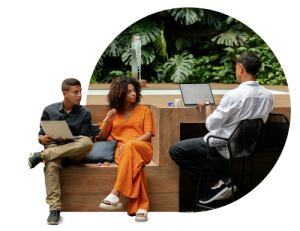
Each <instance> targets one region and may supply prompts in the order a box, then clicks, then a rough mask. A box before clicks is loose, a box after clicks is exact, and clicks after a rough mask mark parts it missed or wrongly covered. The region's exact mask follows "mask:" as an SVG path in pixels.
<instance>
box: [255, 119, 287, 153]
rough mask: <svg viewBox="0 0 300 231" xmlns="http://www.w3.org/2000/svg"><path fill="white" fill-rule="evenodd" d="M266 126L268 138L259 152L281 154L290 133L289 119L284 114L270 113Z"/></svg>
mask: <svg viewBox="0 0 300 231" xmlns="http://www.w3.org/2000/svg"><path fill="white" fill-rule="evenodd" d="M264 127H265V131H266V138H265V141H264V142H263V144H262V145H261V146H260V147H259V149H258V151H257V152H259V153H279V154H281V152H282V150H283V147H284V145H285V142H286V139H287V136H288V133H289V127H290V122H289V120H288V119H287V118H286V116H285V115H283V114H279V113H270V114H269V117H268V120H267V122H266V123H265V125H264Z"/></svg>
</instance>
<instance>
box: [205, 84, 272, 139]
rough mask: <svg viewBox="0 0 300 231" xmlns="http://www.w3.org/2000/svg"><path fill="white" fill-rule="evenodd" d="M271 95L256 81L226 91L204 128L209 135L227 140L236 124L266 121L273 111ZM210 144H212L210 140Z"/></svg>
mask: <svg viewBox="0 0 300 231" xmlns="http://www.w3.org/2000/svg"><path fill="white" fill-rule="evenodd" d="M273 106H274V98H273V95H272V93H271V92H270V91H269V90H267V89H266V88H264V87H263V86H260V85H259V83H258V82H257V81H247V82H244V83H242V84H240V86H239V87H238V88H236V89H234V90H231V91H228V92H227V93H226V94H225V95H224V96H223V98H222V100H221V102H220V105H219V106H218V107H217V109H216V110H215V111H214V112H213V113H212V114H211V115H210V116H209V117H207V119H206V123H205V125H206V128H207V130H208V131H209V133H208V134H206V136H205V137H204V141H205V142H207V137H208V136H210V135H215V136H221V137H224V138H229V136H230V135H231V133H232V132H233V130H234V129H235V128H236V126H237V124H238V123H239V122H240V121H241V120H245V119H257V118H262V119H263V121H264V123H265V122H266V121H267V119H268V116H269V113H270V112H271V111H272V110H273ZM209 141H210V143H211V142H212V143H214V141H213V139H212V138H211V139H210V140H209Z"/></svg>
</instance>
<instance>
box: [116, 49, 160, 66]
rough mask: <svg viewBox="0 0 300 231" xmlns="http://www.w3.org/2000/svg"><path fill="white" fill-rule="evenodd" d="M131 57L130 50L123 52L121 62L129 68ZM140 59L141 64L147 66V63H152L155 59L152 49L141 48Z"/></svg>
mask: <svg viewBox="0 0 300 231" xmlns="http://www.w3.org/2000/svg"><path fill="white" fill-rule="evenodd" d="M131 56H132V49H131V48H128V49H126V50H125V52H124V53H123V54H122V57H121V58H122V61H123V62H124V63H125V64H126V65H128V64H129V65H130V66H131ZM141 59H142V63H141V65H143V64H146V65H148V64H149V63H152V61H153V60H154V59H155V53H154V49H153V48H152V47H143V48H142V52H141Z"/></svg>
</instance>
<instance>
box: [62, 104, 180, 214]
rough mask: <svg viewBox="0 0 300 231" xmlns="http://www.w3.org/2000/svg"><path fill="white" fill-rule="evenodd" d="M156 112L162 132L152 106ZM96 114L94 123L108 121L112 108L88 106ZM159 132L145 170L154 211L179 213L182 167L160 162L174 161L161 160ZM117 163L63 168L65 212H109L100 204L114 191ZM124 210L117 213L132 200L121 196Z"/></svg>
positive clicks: (151, 208)
mask: <svg viewBox="0 0 300 231" xmlns="http://www.w3.org/2000/svg"><path fill="white" fill-rule="evenodd" d="M145 106H148V105H145ZM148 107H149V108H150V109H151V110H152V113H153V117H154V120H155V129H156V131H158V129H159V127H158V121H157V120H158V114H157V110H156V109H157V108H156V109H155V107H150V106H148ZM86 108H87V109H89V111H90V112H91V114H92V124H96V123H99V122H101V121H103V119H104V118H105V116H106V114H107V112H108V110H109V108H108V106H107V105H89V106H86ZM158 139H159V137H158V132H157V133H156V136H155V137H153V138H152V140H151V142H152V144H153V159H152V161H151V163H150V164H148V165H147V166H146V167H145V172H146V176H147V182H148V197H149V202H150V211H166V212H171V211H177V212H178V211H179V167H178V166H177V165H176V164H175V163H174V164H173V166H161V165H159V162H161V163H164V162H165V160H167V162H170V161H171V162H173V161H172V160H171V158H170V157H169V156H164V157H162V156H161V158H162V160H161V161H160V157H159V154H158V145H157V144H158V141H159V140H158ZM117 171H118V166H117V164H111V165H110V166H109V167H99V166H98V165H97V164H80V165H72V166H68V167H63V168H62V169H61V170H60V184H61V202H62V208H61V210H62V211H69V212H75V211H78V212H79V211H80V212H83V211H89V212H91V211H95V212H100V211H103V212H108V210H103V209H100V208H99V204H100V202H101V201H102V200H103V199H104V198H105V197H106V196H107V195H108V194H109V193H110V192H111V190H112V189H113V186H114V184H115V182H116V179H117ZM120 202H122V204H123V207H122V209H120V210H116V211H119V212H121V211H127V205H128V198H127V197H125V196H123V195H121V197H120Z"/></svg>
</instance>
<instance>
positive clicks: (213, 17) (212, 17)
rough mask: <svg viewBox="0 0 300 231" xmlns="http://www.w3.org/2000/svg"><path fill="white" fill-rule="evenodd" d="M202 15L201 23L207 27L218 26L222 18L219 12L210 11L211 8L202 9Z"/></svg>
mask: <svg viewBox="0 0 300 231" xmlns="http://www.w3.org/2000/svg"><path fill="white" fill-rule="evenodd" d="M199 10H202V11H203V17H202V20H201V23H202V24H203V25H207V26H209V27H213V28H218V26H219V25H220V24H222V18H221V16H220V14H219V13H217V12H214V11H211V10H203V9H199Z"/></svg>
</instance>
